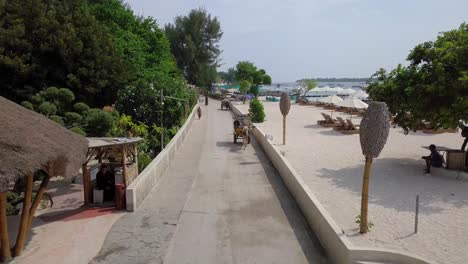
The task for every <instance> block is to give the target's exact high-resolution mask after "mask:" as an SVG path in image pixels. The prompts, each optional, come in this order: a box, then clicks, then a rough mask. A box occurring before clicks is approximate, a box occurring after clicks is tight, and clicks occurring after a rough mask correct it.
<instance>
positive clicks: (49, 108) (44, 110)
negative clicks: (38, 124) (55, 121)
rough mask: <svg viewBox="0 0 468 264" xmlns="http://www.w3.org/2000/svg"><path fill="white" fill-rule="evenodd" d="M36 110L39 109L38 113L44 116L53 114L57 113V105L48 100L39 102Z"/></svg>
mask: <svg viewBox="0 0 468 264" xmlns="http://www.w3.org/2000/svg"><path fill="white" fill-rule="evenodd" d="M37 110H38V111H39V113H41V114H43V115H46V116H51V115H55V113H57V107H56V106H55V105H53V104H51V103H49V102H43V103H41V104H40V105H39V108H38V109H37Z"/></svg>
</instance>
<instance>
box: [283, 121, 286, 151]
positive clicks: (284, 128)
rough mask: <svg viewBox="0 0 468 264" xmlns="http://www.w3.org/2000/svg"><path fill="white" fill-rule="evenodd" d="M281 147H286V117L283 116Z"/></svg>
mask: <svg viewBox="0 0 468 264" xmlns="http://www.w3.org/2000/svg"><path fill="white" fill-rule="evenodd" d="M283 145H286V116H285V115H284V116H283Z"/></svg>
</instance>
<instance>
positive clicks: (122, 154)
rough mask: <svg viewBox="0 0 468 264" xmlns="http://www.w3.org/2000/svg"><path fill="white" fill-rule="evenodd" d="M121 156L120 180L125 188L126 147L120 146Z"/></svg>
mask: <svg viewBox="0 0 468 264" xmlns="http://www.w3.org/2000/svg"><path fill="white" fill-rule="evenodd" d="M120 153H121V156H122V179H123V182H124V186H125V188H127V149H126V146H122V148H121V149H120Z"/></svg>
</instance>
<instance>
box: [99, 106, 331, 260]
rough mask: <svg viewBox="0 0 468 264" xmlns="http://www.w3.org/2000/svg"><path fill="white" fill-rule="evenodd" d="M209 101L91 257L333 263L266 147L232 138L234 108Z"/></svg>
mask: <svg viewBox="0 0 468 264" xmlns="http://www.w3.org/2000/svg"><path fill="white" fill-rule="evenodd" d="M210 104H211V105H210V106H209V107H205V106H203V116H202V119H201V120H195V122H194V123H193V127H192V128H191V132H190V134H189V137H188V138H187V141H186V142H185V143H184V145H183V147H182V148H181V149H180V151H179V152H178V153H177V155H176V159H175V161H174V162H173V163H172V164H171V166H170V167H169V169H168V170H167V172H166V175H165V176H164V178H163V181H162V182H161V184H160V185H158V186H157V187H156V188H155V189H154V190H153V191H152V192H151V194H150V195H149V196H148V197H147V198H146V200H145V201H144V202H143V204H142V205H141V206H140V207H139V208H138V209H137V210H136V211H135V212H134V213H131V214H127V215H125V216H124V217H122V218H121V219H120V220H118V221H117V223H116V224H115V225H114V226H113V227H112V229H111V231H110V233H109V234H108V236H107V238H106V240H105V242H104V246H103V248H102V249H101V251H100V253H99V254H98V255H97V256H96V257H95V258H94V260H93V261H91V263H93V264H95V263H109V264H119V263H132V264H140V263H142V264H143V263H169V264H172V263H174V264H176V263H177V264H178V263H200V264H211V263H213V264H217V263H328V261H327V260H326V258H325V257H324V253H323V251H322V249H321V247H320V245H319V243H318V242H317V240H316V238H315V237H314V236H313V234H312V233H311V231H310V229H309V228H308V226H307V224H306V221H305V219H304V217H303V216H302V214H301V213H300V211H299V209H298V207H297V205H296V204H295V202H294V200H293V199H292V198H291V196H290V194H289V193H288V191H287V190H286V188H285V187H284V185H283V183H282V181H281V179H280V177H279V176H278V175H277V174H276V172H275V170H274V169H273V167H272V166H271V164H270V163H269V161H268V160H267V159H266V157H265V155H264V153H263V152H262V150H261V148H260V147H259V146H258V145H257V144H256V142H255V141H254V140H253V139H252V144H251V145H249V146H248V148H247V150H245V151H243V150H240V148H241V145H240V144H238V145H235V144H233V136H232V118H231V113H230V112H229V111H221V110H218V108H219V102H217V101H214V100H210Z"/></svg>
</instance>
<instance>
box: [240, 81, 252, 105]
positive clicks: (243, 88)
mask: <svg viewBox="0 0 468 264" xmlns="http://www.w3.org/2000/svg"><path fill="white" fill-rule="evenodd" d="M239 86H240V87H239V92H240V93H241V94H243V98H242V102H243V103H244V104H245V99H246V97H247V91H249V87H250V83H249V81H247V80H243V81H241V82H240V84H239Z"/></svg>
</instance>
